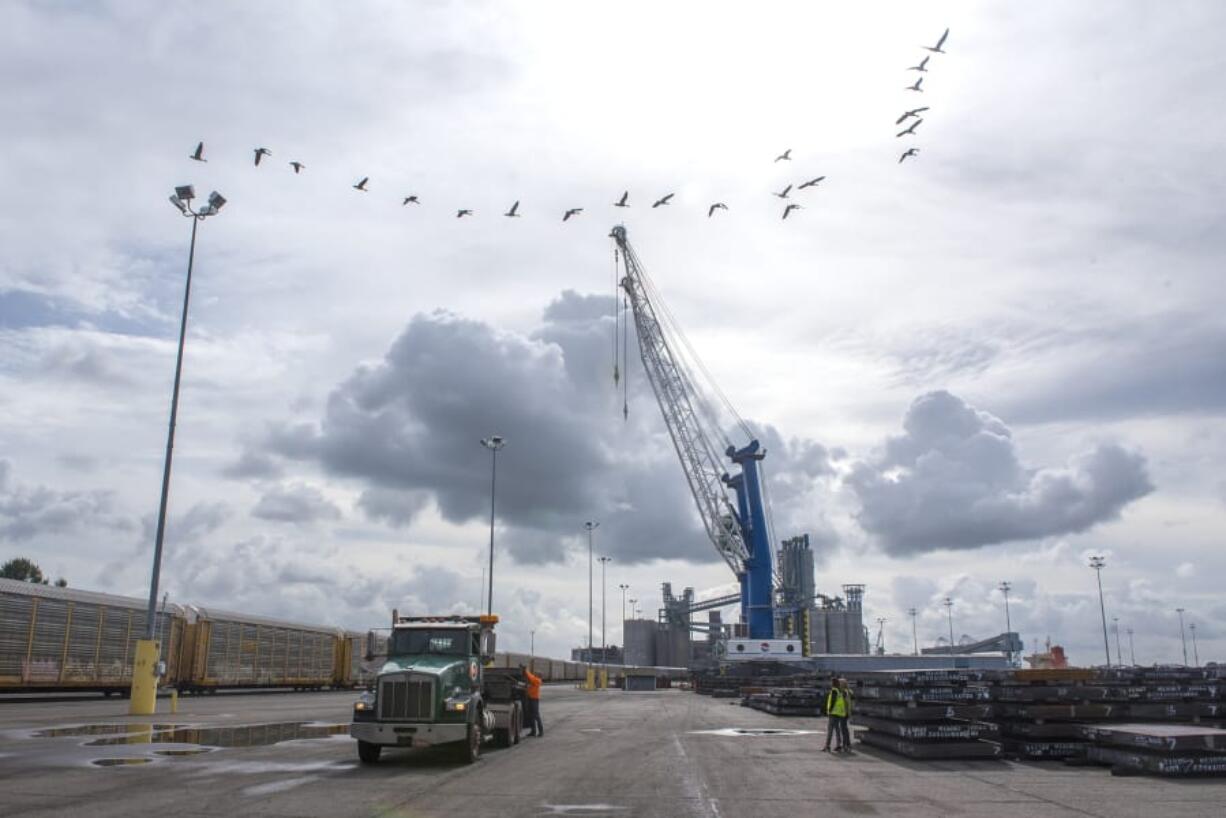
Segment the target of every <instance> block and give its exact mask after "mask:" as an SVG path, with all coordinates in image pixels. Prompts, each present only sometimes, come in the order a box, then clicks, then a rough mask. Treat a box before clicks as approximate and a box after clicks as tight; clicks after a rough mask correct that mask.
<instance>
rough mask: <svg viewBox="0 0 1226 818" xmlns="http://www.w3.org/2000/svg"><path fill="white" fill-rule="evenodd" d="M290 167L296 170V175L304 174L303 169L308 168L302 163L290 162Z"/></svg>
mask: <svg viewBox="0 0 1226 818" xmlns="http://www.w3.org/2000/svg"><path fill="white" fill-rule="evenodd" d="M289 166H290V167H291V168H293V169H294V173H295V174H298V173H302V169H303V168H305V167H306V165H304V164H302V163H301V162H290V163H289Z"/></svg>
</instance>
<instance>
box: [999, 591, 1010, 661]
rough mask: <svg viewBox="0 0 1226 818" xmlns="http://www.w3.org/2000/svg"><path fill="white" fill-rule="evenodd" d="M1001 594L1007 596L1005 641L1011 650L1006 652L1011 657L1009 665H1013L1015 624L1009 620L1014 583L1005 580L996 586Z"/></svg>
mask: <svg viewBox="0 0 1226 818" xmlns="http://www.w3.org/2000/svg"><path fill="white" fill-rule="evenodd" d="M996 587H997V588H999V589H1000V592H1001V593H1002V594H1004V595H1005V641H1006V642H1007V643H1008V645H1009V648H1008V650H1006V651H1005V653H1006V654H1008V657H1009V665H1010V666H1012V665H1013V623H1012V622H1011V621H1010V620H1009V591H1010V590H1011V589H1012V588H1013V583H1011V582H1009V581H1008V580H1004V581H1002V582H1001V583H1000V585H997V586H996Z"/></svg>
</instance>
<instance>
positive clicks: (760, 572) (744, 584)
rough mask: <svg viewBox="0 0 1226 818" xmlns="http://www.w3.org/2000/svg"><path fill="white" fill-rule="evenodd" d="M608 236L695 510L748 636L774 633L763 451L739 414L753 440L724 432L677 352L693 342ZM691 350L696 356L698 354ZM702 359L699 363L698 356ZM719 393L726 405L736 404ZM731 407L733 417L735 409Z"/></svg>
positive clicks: (622, 236) (618, 232) (620, 232)
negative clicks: (736, 440) (731, 578)
mask: <svg viewBox="0 0 1226 818" xmlns="http://www.w3.org/2000/svg"><path fill="white" fill-rule="evenodd" d="M610 235H611V238H612V239H613V240H614V241H615V242H616V244H617V250H618V251H619V252H620V257H621V259H622V262H623V264H624V268H625V274H624V275H623V276H622V277H621V279H620V282H619V283H620V286H621V288H622V289H623V290H624V291H625V293H626V299H627V301H628V302H629V308H630V310H631V312H632V314H633V316H634V327H635V330H636V331H637V333H638V339H639V357H640V358H641V359H642V362H643V368H644V370H645V371H646V373H647V380H648V382H649V383H650V384H651V389H652V391H653V392H654V393H655V397H656V401H657V403H659V405H660V411H661V413H662V414H663V415H664V425H665V426H666V427H668V434H669V436H670V437H671V438H672V441H673V447H674V448H675V449H676V452H677V457H678V459H679V460H680V461H681V468H682V470H683V471H684V472H685V478H686V481H687V482H688V483H689V487H690V493H691V494H692V495H693V497H694V503H695V505H696V506H697V507H698V515H699V517H701V518H702V524H703V527H704V528H705V529H706V533H707V536H708V537H709V538H710V539H711V542H712V543H713V544H714V545H715V550H716V551H717V552H719V555H720V556H721V557H722V558H723V560H724V561H725V562H726V563H727V564H728V567H729V568H731V569H732V572H733V573H734V574H735V575H736V577H737V581H738V583H739V584H740V602H741V621H742V622H744V623H746V625H747V626H748V629H749V638H751V639H773V638H774V636H775V618H774V605H773V585H774V584H773V574H772V570H771V549H770V543H771V536H770V532H769V530H768V526H767V515H766V510H767V507H766V504H765V503H764V502H763V499H762V498H763V488H764V485H763V481H762V474H761V469H760V463H761V461H762V459H763V458H764V457H765V456H766V452H765V451H764V450H763V449H762V447H761V445H760V444H759V442H758V441H757V440H756V439H754V438H753V435H752V431H751V430H750V429H749V427H748V426H747V425H746V424H745V423H744V421H740V418H739V416H737V419H738V420H739V421H740V425H741V428H742V430H743V431H744V432H745V433H746V436H748V437H749V438H750V440H749V442H748V443H747V444H746V445H743V446H741V447H739V448H738V447H737V446H735V445H734V444H733V443H732V441H731V440H730V439H729V438H728V436H727V435H726V434H725V433H724V431H723V430H722V428H721V426H720V423H719V420H718V416H717V414H716V412H715V409H714V407H713V406H712V405H711V404H710V403H709V402H708V400H707V398H706V396H704V395H703V393H702V392H700V391H699V389H698V387H697V381H696V378H695V373H694V372H693V371H692V370H691V369H690V367H688V366H687V365H686V362H685V360H684V359H683V358H682V357H681V356H680V355H678V354H677V351H678V350H677V349H676V348H677V347H680V346H683V345H684V346H687V347H688V344H686V342H685V338H684V336H681V335H680V331H679V329H674V330H673V331H671V332H670V331H669V330H668V329H666V327H665V325H664V324H663V323H661V321H660V315H661V314H663V315H664V316H665V319H666V320H670V321H671V316H669V315H668V313H667V308H666V307H664V304H663V301H662V300H661V299H660V298H659V294H658V293H657V292H655V289H654V287H653V286H652V283H651V280H650V279H649V278H648V277H647V273H646V271H645V270H644V268H643V265H642V264H641V263H640V261H639V258H638V256H637V255H636V254H635V252H634V248H632V247H631V246H630V243H629V241H628V240H627V238H626V228H625V227H624V226H621V225H618V226H617V227H614V228H613V232H612V233H611V234H610ZM657 307H658V308H659V310H657ZM670 336H672V337H671V338H670ZM690 352H691V357H693V358H694V359H695V360H696V359H697V356H696V355H694V354H693V352H692V350H691V351H690ZM697 363H698V366H699V368H702V365H701V362H697ZM703 373H704V374H705V369H703ZM708 379H709V376H708ZM712 383H713V382H712ZM716 391H717V392H718V387H716ZM719 394H720V397H721V398H722V399H723V401H724V404H725V405H726V406H727V408H728V409H732V407H731V404H729V403H728V401H727V399H726V398H723V395H722V393H719ZM732 412H733V414H734V415H735V410H732ZM721 439H722V440H721ZM717 441H720V442H722V443H723V444H724V446H723V448H722V456H723V457H726V458H728V459H729V460H731V461H732V462H733V463H735V464H736V465H737V466H739V467H740V470H739V471H738V472H737V473H735V474H731V475H730V474H728V471H727V468H726V467H725V465H724V460H723V459H722V458H721V448H720V447H719V446H718V445H717ZM734 498H735V501H734Z"/></svg>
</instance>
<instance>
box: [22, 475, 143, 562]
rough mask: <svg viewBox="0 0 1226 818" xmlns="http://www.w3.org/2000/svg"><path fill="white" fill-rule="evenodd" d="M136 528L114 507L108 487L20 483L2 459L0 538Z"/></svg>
mask: <svg viewBox="0 0 1226 818" xmlns="http://www.w3.org/2000/svg"><path fill="white" fill-rule="evenodd" d="M97 527H105V528H109V529H112V530H125V529H132V528H135V525H134V523H133V521H131V520H129V519H127V518H124V517H122V516H119V515H117V514H116V513H115V511H114V495H113V493H112V492H109V491H57V490H56V489H52V488H48V487H47V486H29V485H24V484H20V483H17V482H16V481H15V480H14V479H13V477H12V464H11V463H10V462H9V461H7V460H0V539H4V540H11V541H14V542H23V541H27V540H31V539H34V538H36V537H41V536H44V535H47V534H52V533H64V532H76V531H87V530H89V529H91V528H97Z"/></svg>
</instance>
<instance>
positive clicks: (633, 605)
mask: <svg viewBox="0 0 1226 818" xmlns="http://www.w3.org/2000/svg"><path fill="white" fill-rule="evenodd" d="M638 603H639V601H638V600H637V599H632V600H630V618H631V619H638V616H639V609H638Z"/></svg>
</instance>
